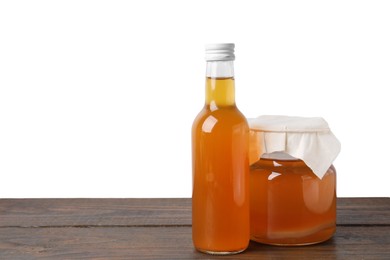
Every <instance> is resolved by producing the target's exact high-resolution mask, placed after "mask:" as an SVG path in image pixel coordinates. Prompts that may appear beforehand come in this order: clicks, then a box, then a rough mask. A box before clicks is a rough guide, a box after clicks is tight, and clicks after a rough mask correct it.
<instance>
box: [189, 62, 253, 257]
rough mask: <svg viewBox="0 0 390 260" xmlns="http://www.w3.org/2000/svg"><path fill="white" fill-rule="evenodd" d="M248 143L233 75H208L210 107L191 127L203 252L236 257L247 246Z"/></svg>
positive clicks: (195, 224) (196, 219)
mask: <svg viewBox="0 0 390 260" xmlns="http://www.w3.org/2000/svg"><path fill="white" fill-rule="evenodd" d="M230 62H231V63H232V61H230ZM210 66H219V65H217V64H212V65H210ZM248 139H249V128H248V124H247V121H246V118H245V117H244V116H243V115H242V114H241V112H240V111H239V110H238V109H237V107H236V104H235V99H234V78H233V75H231V77H223V78H219V77H207V78H206V102H205V106H204V108H203V110H202V111H201V112H200V113H199V114H198V116H197V117H196V119H195V121H194V123H193V126H192V156H193V195H192V237H193V243H194V246H195V248H196V249H197V250H199V251H201V252H205V253H209V254H234V253H239V252H242V251H243V250H245V249H246V248H247V246H248V243H249V159H248V142H249V140H248Z"/></svg>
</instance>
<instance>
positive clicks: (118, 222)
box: [0, 198, 390, 227]
mask: <svg viewBox="0 0 390 260" xmlns="http://www.w3.org/2000/svg"><path fill="white" fill-rule="evenodd" d="M337 208H338V209H337V211H338V212H337V213H338V214H337V223H338V225H390V198H339V199H338V206H337ZM149 225H157V226H161V225H162V226H164V225H191V199H189V198H181V199H180V198H179V199H0V227H7V226H8V227H9V226H11V227H12V226H15V227H17V226H21V227H52V226H149Z"/></svg>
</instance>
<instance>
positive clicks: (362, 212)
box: [337, 198, 390, 225]
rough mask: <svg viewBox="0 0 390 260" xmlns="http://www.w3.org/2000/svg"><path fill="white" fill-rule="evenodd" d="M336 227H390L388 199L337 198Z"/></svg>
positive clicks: (389, 200)
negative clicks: (368, 225) (371, 225)
mask: <svg viewBox="0 0 390 260" xmlns="http://www.w3.org/2000/svg"><path fill="white" fill-rule="evenodd" d="M337 224H338V225H367V224H373V225H390V198H339V199H338V200H337Z"/></svg>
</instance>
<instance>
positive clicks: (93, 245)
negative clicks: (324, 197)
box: [0, 198, 390, 259]
mask: <svg viewBox="0 0 390 260" xmlns="http://www.w3.org/2000/svg"><path fill="white" fill-rule="evenodd" d="M337 223H338V224H337V225H338V226H337V232H336V234H335V236H334V237H333V238H332V239H331V240H329V241H327V242H325V243H322V244H317V245H312V246H304V247H277V246H267V245H261V244H258V243H254V242H251V244H250V246H249V248H248V249H247V250H246V251H245V252H244V253H242V254H239V255H233V256H223V257H217V256H210V255H205V254H202V253H199V252H197V251H196V250H194V248H193V246H192V240H191V200H190V199H1V200H0V259H390V198H340V199H338V215H337Z"/></svg>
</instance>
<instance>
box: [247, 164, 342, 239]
mask: <svg viewBox="0 0 390 260" xmlns="http://www.w3.org/2000/svg"><path fill="white" fill-rule="evenodd" d="M250 196H251V197H250V226H251V239H252V240H254V241H256V242H261V243H265V244H272V245H290V246H294V245H307V244H315V243H319V242H322V241H325V240H327V239H329V238H330V237H332V235H333V234H334V232H335V230H336V171H335V168H334V167H333V166H331V167H330V168H329V169H328V171H327V173H326V174H325V175H324V176H323V178H322V179H319V178H318V177H317V176H316V175H315V174H314V173H313V172H312V170H311V169H310V168H309V167H308V166H307V165H306V164H305V163H304V162H303V161H301V160H276V159H260V160H259V161H257V162H256V163H254V164H252V165H251V168H250Z"/></svg>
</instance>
